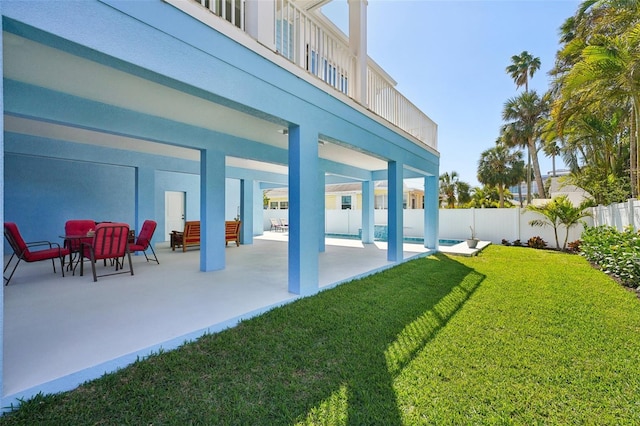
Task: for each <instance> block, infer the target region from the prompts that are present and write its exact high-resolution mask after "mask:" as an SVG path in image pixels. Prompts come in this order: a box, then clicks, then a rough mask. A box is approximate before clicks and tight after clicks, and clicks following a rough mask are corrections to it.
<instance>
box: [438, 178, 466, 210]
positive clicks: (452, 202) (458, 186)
mask: <svg viewBox="0 0 640 426" xmlns="http://www.w3.org/2000/svg"><path fill="white" fill-rule="evenodd" d="M469 188H470V186H469V184H468V183H466V182H463V181H461V180H460V179H459V178H458V172H456V171H452V172H451V173H449V172H445V173H443V174H441V175H440V203H441V204H444V205H445V206H446V207H447V208H450V209H454V208H455V207H456V204H457V205H458V206H460V205H461V204H463V203H465V202H467V201H468V200H469V198H470V196H469Z"/></svg>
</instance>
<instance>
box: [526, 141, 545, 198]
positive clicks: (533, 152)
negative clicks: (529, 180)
mask: <svg viewBox="0 0 640 426" xmlns="http://www.w3.org/2000/svg"><path fill="white" fill-rule="evenodd" d="M529 152H530V153H531V160H532V163H533V175H534V176H535V178H536V184H537V185H538V197H540V198H547V196H546V194H545V191H544V182H542V175H541V174H540V163H538V152H537V151H536V147H535V142H534V140H533V138H529Z"/></svg>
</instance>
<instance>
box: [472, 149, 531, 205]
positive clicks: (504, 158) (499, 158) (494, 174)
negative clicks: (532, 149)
mask: <svg viewBox="0 0 640 426" xmlns="http://www.w3.org/2000/svg"><path fill="white" fill-rule="evenodd" d="M523 170H524V162H523V161H522V152H520V151H516V152H511V151H510V150H509V148H507V147H506V146H505V145H504V144H502V143H496V146H494V147H493V148H489V149H487V150H485V151H483V152H482V154H481V155H480V161H479V162H478V181H479V182H480V183H482V184H484V185H489V186H495V187H496V188H497V189H498V195H499V202H498V207H504V201H505V200H504V193H505V191H506V190H508V189H507V188H508V187H509V186H511V185H517V184H519V183H520V181H521V179H522V176H523V174H522V172H523Z"/></svg>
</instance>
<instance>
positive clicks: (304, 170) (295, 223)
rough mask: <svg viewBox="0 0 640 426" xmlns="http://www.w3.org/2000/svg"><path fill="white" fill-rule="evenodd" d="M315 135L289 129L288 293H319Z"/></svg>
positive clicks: (298, 128)
mask: <svg viewBox="0 0 640 426" xmlns="http://www.w3.org/2000/svg"><path fill="white" fill-rule="evenodd" d="M317 188H318V132H317V131H315V130H314V129H311V128H310V127H309V126H306V127H298V126H295V127H291V128H290V129H289V291H290V292H291V293H295V294H300V295H302V296H305V295H309V294H313V293H315V292H317V291H318V239H319V236H318V230H319V229H320V226H319V225H318V220H319V217H320V209H319V205H320V202H319V200H318V189H317Z"/></svg>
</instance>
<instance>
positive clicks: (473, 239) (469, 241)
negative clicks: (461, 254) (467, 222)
mask: <svg viewBox="0 0 640 426" xmlns="http://www.w3.org/2000/svg"><path fill="white" fill-rule="evenodd" d="M469 229H471V238H469V239H467V246H468V247H469V248H476V246H477V245H478V241H480V240H479V239H477V238H476V231H474V229H473V226H470V227H469Z"/></svg>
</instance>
